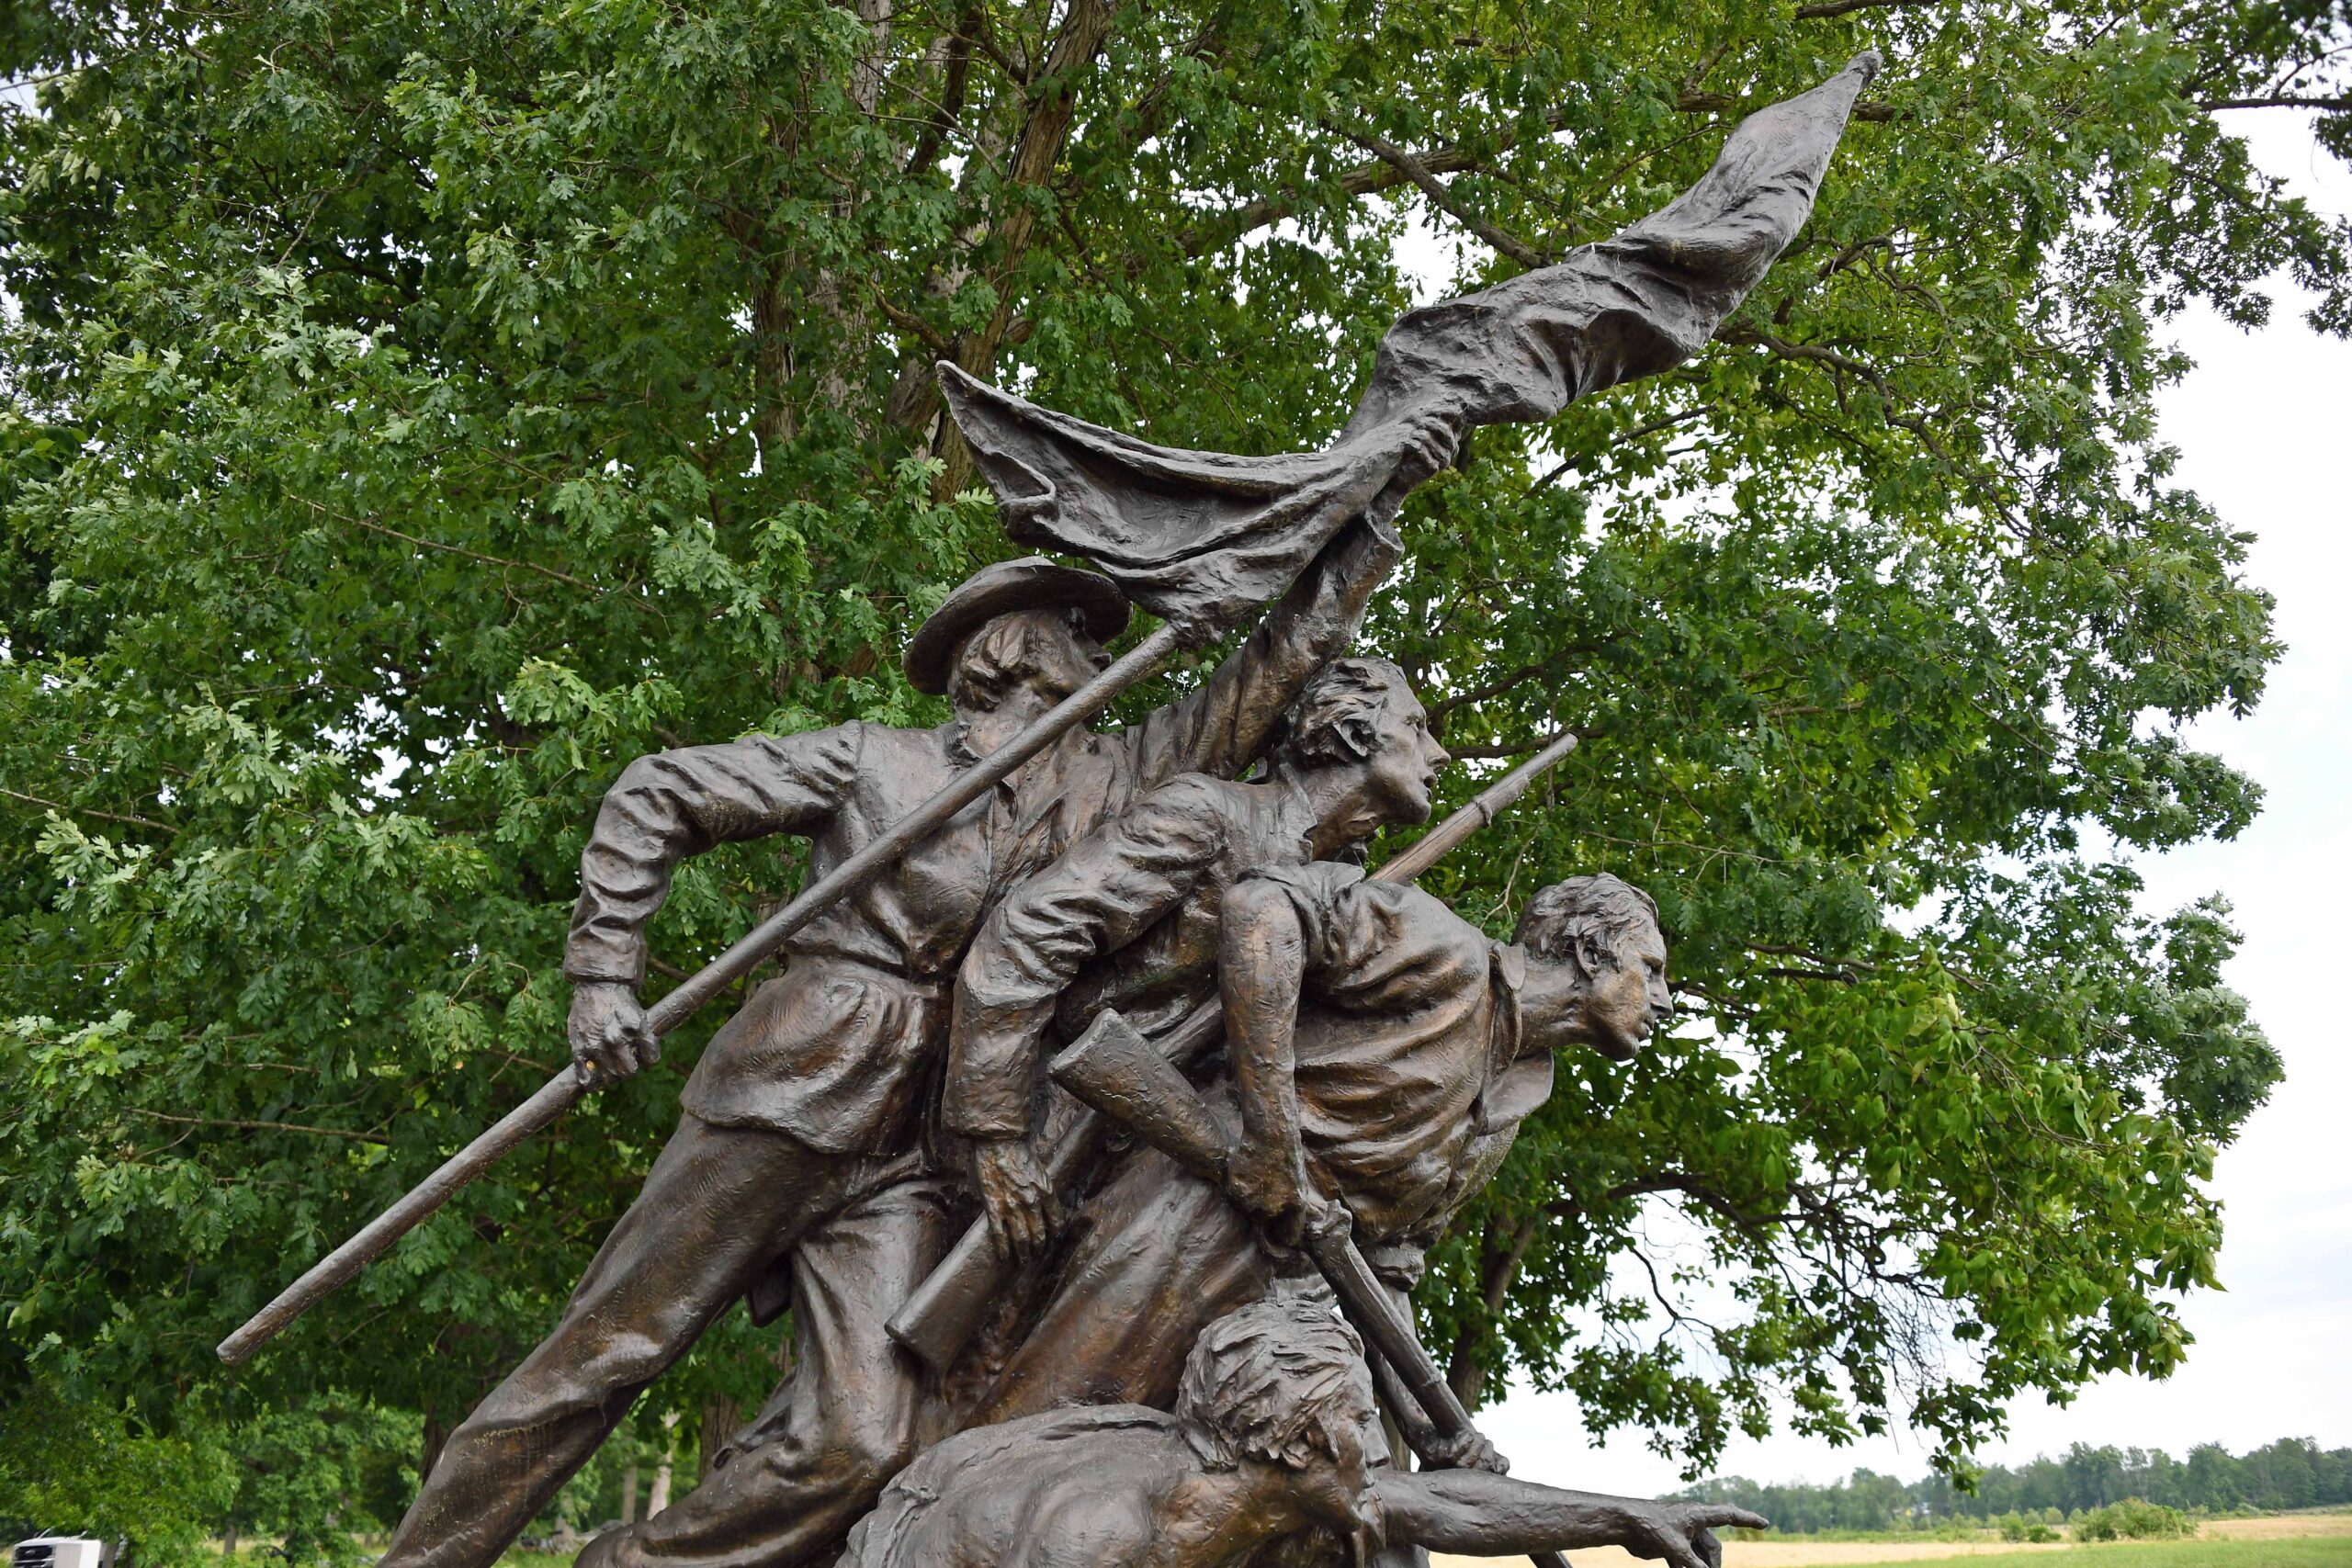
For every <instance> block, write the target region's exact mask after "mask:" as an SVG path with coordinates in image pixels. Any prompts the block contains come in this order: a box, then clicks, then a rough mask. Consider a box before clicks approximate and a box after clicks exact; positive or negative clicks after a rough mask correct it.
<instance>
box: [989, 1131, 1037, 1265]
mask: <svg viewBox="0 0 2352 1568" xmlns="http://www.w3.org/2000/svg"><path fill="white" fill-rule="evenodd" d="M972 1175H973V1177H974V1179H976V1180H977V1181H978V1184H979V1189H980V1202H981V1204H982V1206H983V1207H984V1208H986V1210H987V1211H988V1220H989V1234H990V1235H993V1236H994V1237H995V1238H996V1245H997V1250H998V1251H1000V1252H1001V1253H1003V1254H1004V1255H1005V1256H1006V1257H1007V1258H1012V1260H1013V1261H1014V1262H1016V1263H1025V1262H1027V1261H1028V1260H1029V1259H1030V1258H1035V1256H1036V1255H1037V1254H1038V1252H1039V1251H1040V1250H1042V1249H1043V1248H1044V1247H1045V1245H1046V1235H1047V1234H1048V1233H1049V1232H1050V1231H1051V1230H1052V1227H1053V1210H1054V1190H1053V1186H1052V1184H1051V1183H1049V1182H1048V1181H1046V1173H1045V1172H1044V1171H1043V1170H1041V1169H1039V1168H1038V1166H1037V1161H1036V1158H1035V1156H1033V1155H1031V1154H1030V1152H1029V1145H1028V1144H1027V1143H1025V1142H1024V1141H1023V1140H1022V1139H1019V1138H997V1139H983V1140H982V1141H980V1142H978V1143H976V1144H974V1145H972Z"/></svg>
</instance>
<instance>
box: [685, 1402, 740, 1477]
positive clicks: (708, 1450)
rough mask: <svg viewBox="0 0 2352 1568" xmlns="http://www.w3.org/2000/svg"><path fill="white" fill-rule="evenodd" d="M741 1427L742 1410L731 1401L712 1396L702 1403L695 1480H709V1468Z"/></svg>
mask: <svg viewBox="0 0 2352 1568" xmlns="http://www.w3.org/2000/svg"><path fill="white" fill-rule="evenodd" d="M742 1425H743V1409H742V1406H741V1405H739V1404H736V1403H735V1402H734V1401H733V1400H731V1399H728V1398H725V1397H723V1396H720V1395H717V1394H714V1395H712V1396H711V1397H710V1398H708V1399H706V1400H704V1401H703V1402H702V1433H701V1438H700V1442H699V1444H698V1445H697V1446H698V1447H699V1449H700V1450H701V1451H700V1452H699V1453H698V1454H697V1455H696V1456H695V1481H696V1482H697V1483H700V1482H704V1481H707V1480H709V1479H710V1472H711V1467H712V1465H713V1464H715V1463H716V1462H717V1461H718V1456H719V1454H720V1452H721V1451H722V1450H725V1449H726V1447H727V1445H728V1442H729V1440H730V1439H731V1438H733V1437H734V1436H735V1433H736V1431H737V1430H738V1429H739V1428H740V1427H741V1426H742Z"/></svg>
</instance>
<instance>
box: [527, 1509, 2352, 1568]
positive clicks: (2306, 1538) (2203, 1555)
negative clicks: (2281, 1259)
mask: <svg viewBox="0 0 2352 1568" xmlns="http://www.w3.org/2000/svg"><path fill="white" fill-rule="evenodd" d="M2028 1555H2030V1556H2031V1557H2033V1558H2034V1559H2035V1561H2034V1562H2031V1563H2030V1564H2029V1563H2018V1564H2017V1565H2016V1568H2352V1514H2278V1515H2274V1516H2272V1517H2267V1518H2260V1519H2216V1520H2213V1521H2212V1522H2211V1523H2209V1524H2207V1525H2206V1526H2205V1528H2204V1532H2203V1534H2202V1535H2200V1536H2199V1538H2198V1539H2197V1540H2148V1541H2100V1542H2095V1543H2092V1544H2089V1545H2083V1546H2075V1545H2065V1544H2062V1545H2057V1546H2022V1545H2012V1544H2010V1543H2008V1542H2006V1541H2001V1540H1991V1539H1989V1538H1988V1539H1986V1540H1983V1541H1978V1542H1972V1543H1968V1544H1954V1543H1953V1542H1951V1541H1948V1540H1903V1539H1901V1538H1890V1539H1887V1540H1811V1539H1809V1538H1807V1537H1804V1536H1778V1537H1773V1536H1768V1537H1766V1538H1765V1539H1763V1540H1733V1541H1727V1542H1725V1543H1724V1568H1860V1565H1861V1564H1864V1563H1871V1562H1889V1563H1901V1564H1902V1565H1903V1568H1934V1565H1935V1564H1938V1563H1942V1564H1947V1565H1952V1568H1961V1565H1964V1568H1988V1565H1986V1564H1985V1563H1983V1562H1979V1561H1978V1560H1979V1559H1982V1558H1985V1557H2011V1556H2028ZM1519 1561H1520V1562H1521V1563H1524V1562H1526V1559H1525V1558H1521V1559H1519ZM1568 1561H1569V1562H1571V1563H1572V1564H1573V1565H1574V1568H1643V1565H1642V1562H1641V1560H1640V1559H1639V1558H1635V1557H1631V1556H1628V1555H1627V1554H1626V1553H1624V1552H1623V1551H1617V1550H1616V1549H1615V1548H1613V1547H1611V1548H1603V1549H1597V1550H1592V1551H1577V1552H1571V1553H1570V1554H1569V1557H1568ZM1434 1562H1435V1563H1436V1568H1497V1565H1498V1564H1499V1565H1501V1568H1509V1564H1510V1562H1511V1559H1510V1558H1508V1557H1440V1558H1437V1559H1435V1560H1434ZM498 1568H571V1556H570V1555H569V1554H558V1553H553V1552H543V1551H510V1552H508V1553H507V1554H506V1555H505V1556H504V1557H503V1558H501V1559H500V1560H499V1564H498Z"/></svg>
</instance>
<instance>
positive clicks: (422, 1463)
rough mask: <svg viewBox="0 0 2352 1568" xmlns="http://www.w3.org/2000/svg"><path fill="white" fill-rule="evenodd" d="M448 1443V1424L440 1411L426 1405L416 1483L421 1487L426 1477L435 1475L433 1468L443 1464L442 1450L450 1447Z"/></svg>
mask: <svg viewBox="0 0 2352 1568" xmlns="http://www.w3.org/2000/svg"><path fill="white" fill-rule="evenodd" d="M448 1442H449V1427H448V1425H447V1423H446V1422H444V1421H443V1420H442V1419H441V1415H440V1412H439V1411H438V1410H436V1409H435V1407H434V1406H432V1405H430V1404H428V1405H426V1406H425V1407H424V1441H423V1444H422V1446H421V1447H420V1449H419V1450H418V1454H417V1463H416V1483H417V1484H418V1485H419V1486H422V1485H424V1480H425V1477H427V1476H429V1475H431V1474H432V1473H433V1467H434V1466H435V1465H436V1464H438V1463H440V1462H441V1450H443V1449H444V1448H446V1447H447V1446H448Z"/></svg>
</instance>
